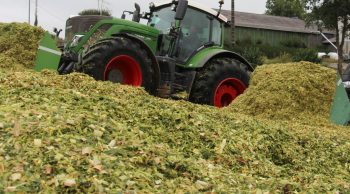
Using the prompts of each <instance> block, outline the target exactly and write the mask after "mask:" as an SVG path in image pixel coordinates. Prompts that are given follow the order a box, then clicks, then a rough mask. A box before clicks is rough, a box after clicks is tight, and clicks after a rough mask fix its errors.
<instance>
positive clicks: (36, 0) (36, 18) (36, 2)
mask: <svg viewBox="0 0 350 194" xmlns="http://www.w3.org/2000/svg"><path fill="white" fill-rule="evenodd" d="M34 26H38V0H35V21H34Z"/></svg>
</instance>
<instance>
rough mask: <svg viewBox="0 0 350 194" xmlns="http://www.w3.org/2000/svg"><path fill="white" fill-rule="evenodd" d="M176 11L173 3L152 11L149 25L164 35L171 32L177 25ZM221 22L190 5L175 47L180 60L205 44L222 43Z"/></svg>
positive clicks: (184, 60) (186, 57)
mask: <svg viewBox="0 0 350 194" xmlns="http://www.w3.org/2000/svg"><path fill="white" fill-rule="evenodd" d="M174 17H175V11H174V10H173V9H172V7H171V5H169V6H167V7H163V8H160V9H158V10H155V11H153V12H152V13H151V17H150V19H149V21H148V25H149V26H152V27H154V28H156V29H158V30H160V32H161V33H162V34H164V35H166V34H169V32H170V29H171V27H172V26H174V25H175V19H174ZM221 36H222V24H221V22H220V21H219V20H218V19H217V18H215V17H213V16H211V15H209V14H208V13H205V12H203V11H200V10H198V9H195V8H192V7H189V8H188V9H187V12H186V15H185V17H184V18H183V20H182V21H181V23H180V31H179V35H178V37H177V38H178V41H177V42H178V44H177V48H175V50H176V52H175V57H176V58H177V60H178V61H182V62H186V61H187V59H188V58H190V57H191V56H192V55H193V54H194V53H196V52H197V51H198V50H199V49H200V48H203V46H204V45H211V46H212V45H218V46H220V45H221V39H222V38H221Z"/></svg>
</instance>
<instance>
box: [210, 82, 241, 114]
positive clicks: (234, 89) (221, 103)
mask: <svg viewBox="0 0 350 194" xmlns="http://www.w3.org/2000/svg"><path fill="white" fill-rule="evenodd" d="M245 89H246V86H245V85H244V84H243V82H242V81H241V80H239V79H236V78H227V79H225V80H223V81H222V82H221V83H220V84H219V85H218V86H217V87H216V90H215V93H214V106H216V107H219V108H222V107H225V106H228V105H230V104H231V102H232V101H234V100H235V99H236V98H237V96H239V95H240V94H243V92H244V90H245Z"/></svg>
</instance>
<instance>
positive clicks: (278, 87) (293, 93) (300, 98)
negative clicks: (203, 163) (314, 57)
mask: <svg viewBox="0 0 350 194" xmlns="http://www.w3.org/2000/svg"><path fill="white" fill-rule="evenodd" d="M335 82H336V72H335V70H332V69H330V68H326V67H322V66H320V65H318V64H313V63H309V62H300V63H289V64H274V65H264V66H260V67H258V68H257V69H256V71H255V72H254V73H253V75H252V80H251V83H250V86H249V88H248V89H247V90H246V92H245V93H244V94H243V95H241V96H240V97H239V98H238V99H237V100H236V101H235V102H234V103H233V104H232V105H231V107H230V108H231V109H233V110H234V111H238V112H240V113H244V114H248V115H252V116H255V117H258V118H263V119H271V120H287V121H295V122H300V121H302V122H307V123H310V124H317V123H318V124H320V123H327V122H328V119H329V113H330V109H331V104H332V101H333V96H334V94H335Z"/></svg>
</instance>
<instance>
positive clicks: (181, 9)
mask: <svg viewBox="0 0 350 194" xmlns="http://www.w3.org/2000/svg"><path fill="white" fill-rule="evenodd" d="M187 7H188V1H187V0H179V3H178V4H177V7H176V14H175V20H183V19H184V17H185V15H186V11H187Z"/></svg>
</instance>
